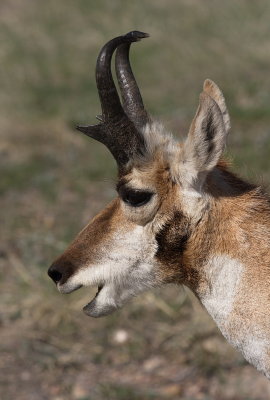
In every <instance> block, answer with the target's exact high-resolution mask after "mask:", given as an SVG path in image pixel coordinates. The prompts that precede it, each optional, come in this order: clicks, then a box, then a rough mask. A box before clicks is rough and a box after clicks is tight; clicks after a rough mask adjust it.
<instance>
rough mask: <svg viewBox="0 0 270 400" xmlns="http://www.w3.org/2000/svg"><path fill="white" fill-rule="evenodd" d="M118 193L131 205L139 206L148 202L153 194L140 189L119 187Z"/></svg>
mask: <svg viewBox="0 0 270 400" xmlns="http://www.w3.org/2000/svg"><path fill="white" fill-rule="evenodd" d="M119 195H120V197H121V198H122V200H123V201H124V202H125V203H127V204H129V205H130V206H132V207H140V206H143V205H144V204H146V203H148V201H149V200H150V199H151V197H152V196H153V193H151V192H144V191H141V190H131V189H122V190H121V189H120V190H119Z"/></svg>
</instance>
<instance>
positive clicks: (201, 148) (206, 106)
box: [181, 91, 228, 190]
mask: <svg viewBox="0 0 270 400" xmlns="http://www.w3.org/2000/svg"><path fill="white" fill-rule="evenodd" d="M220 93H221V92H220ZM224 104H225V102H224ZM227 133H228V130H227V129H226V125H225V122H224V118H223V114H222V111H221V109H220V107H219V106H218V104H217V103H216V101H215V100H214V99H213V97H212V96H210V95H209V94H208V93H207V92H206V91H204V92H203V93H201V95H200V103H199V107H198V110H197V112H196V115H195V117H194V119H193V121H192V123H191V127H190V130H189V133H188V137H187V139H186V142H185V144H184V148H183V152H182V165H181V169H182V171H183V172H182V174H183V173H184V175H185V176H184V175H183V176H182V178H183V180H184V181H187V182H188V184H189V185H190V184H191V185H192V186H193V187H194V186H196V189H197V190H198V189H201V187H202V185H203V183H204V180H205V177H206V175H207V174H208V172H209V171H210V170H212V169H213V168H214V167H215V166H216V165H217V163H218V161H219V159H220V157H221V155H222V152H223V151H224V148H225V145H226V136H227ZM182 174H181V175H182Z"/></svg>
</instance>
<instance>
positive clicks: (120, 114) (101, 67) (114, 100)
mask: <svg viewBox="0 0 270 400" xmlns="http://www.w3.org/2000/svg"><path fill="white" fill-rule="evenodd" d="M143 37H146V34H144V33H141V32H137V31H133V32H129V33H127V34H126V35H123V36H118V37H116V38H114V39H112V40H110V41H109V42H108V43H106V44H105V45H104V46H103V47H102V49H101V51H100V53H99V56H98V58H97V64H96V83H97V88H98V93H99V98H100V103H101V108H102V116H98V119H99V120H100V121H101V124H98V125H90V126H79V127H77V129H78V130H79V131H81V132H83V133H84V134H86V135H87V136H90V137H92V138H94V139H96V140H98V141H99V142H101V143H103V144H105V145H106V146H107V147H108V149H109V150H110V152H111V153H112V155H113V156H114V158H115V159H116V162H117V163H118V166H119V167H121V166H123V165H124V164H126V163H127V162H128V161H129V159H130V158H131V157H132V156H133V155H134V154H136V153H137V154H138V153H142V152H143V150H144V146H145V144H144V138H143V137H142V135H141V133H140V132H139V130H137V128H136V126H135V123H134V122H133V121H132V120H131V119H129V117H128V115H127V114H126V113H125V111H124V110H123V108H122V105H121V102H120V100H119V96H118V93H117V90H116V87H115V84H114V81H113V77H112V73H111V59H112V55H113V52H114V51H115V49H116V48H117V47H118V46H120V45H121V44H123V43H129V44H130V43H132V42H136V41H138V40H140V39H141V38H143Z"/></svg>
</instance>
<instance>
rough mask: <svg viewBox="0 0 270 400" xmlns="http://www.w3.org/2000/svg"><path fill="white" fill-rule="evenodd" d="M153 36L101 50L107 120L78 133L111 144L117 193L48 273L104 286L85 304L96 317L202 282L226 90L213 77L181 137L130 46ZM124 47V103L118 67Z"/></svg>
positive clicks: (59, 280)
mask: <svg viewBox="0 0 270 400" xmlns="http://www.w3.org/2000/svg"><path fill="white" fill-rule="evenodd" d="M147 36H148V35H147V34H145V33H141V32H137V31H134V32H130V33H128V34H126V35H124V36H119V37H116V38H114V39H112V40H111V41H109V42H108V43H106V44H105V46H104V47H103V48H102V49H101V51H100V53H99V56H98V59H97V64H96V83H97V89H98V93H99V97H100V103H101V109H102V115H101V116H99V117H98V119H99V120H100V123H99V124H97V125H90V126H79V127H78V130H79V131H81V132H83V133H85V134H86V135H87V136H90V137H91V138H94V139H96V140H98V141H100V142H102V143H103V144H105V145H106V146H107V148H108V149H109V150H110V152H111V153H112V155H113V157H114V158H115V160H116V162H117V166H118V183H117V186H116V192H117V196H116V198H115V199H114V200H113V201H112V202H111V203H110V204H109V205H108V206H107V207H106V208H105V209H104V210H103V211H101V212H100V213H99V214H98V215H97V216H96V217H95V218H94V219H93V220H92V221H91V222H90V223H89V224H88V225H87V226H86V227H85V228H84V229H83V230H82V231H81V232H80V233H79V234H78V236H77V237H76V238H75V240H74V241H73V242H72V243H71V244H70V246H69V247H68V248H67V250H66V251H65V252H64V253H63V254H62V255H61V256H60V257H59V258H58V259H57V260H56V261H55V262H54V263H53V264H52V265H51V267H50V268H49V271H48V274H49V276H50V277H51V278H52V279H53V281H54V282H55V283H56V284H57V288H58V290H59V291H60V292H61V293H70V292H72V291H74V290H76V289H78V288H80V287H82V286H97V287H98V292H97V294H96V296H95V298H94V299H93V300H92V301H91V302H90V303H88V304H87V305H86V306H85V307H84V311H85V313H86V314H87V315H90V316H92V317H100V316H103V315H107V314H110V313H112V312H113V311H114V310H116V309H117V308H119V307H122V306H123V304H125V303H126V302H127V301H128V300H129V299H131V298H132V297H133V296H136V295H138V294H139V293H140V292H142V291H145V290H146V289H149V288H154V287H157V286H160V285H163V284H165V283H177V284H185V285H187V286H189V287H191V288H192V287H194V286H195V281H196V271H195V269H194V268H193V263H192V262H191V259H192V257H193V258H194V257H195V253H196V251H195V250H194V252H193V250H192V249H193V247H194V245H192V243H194V238H196V237H198V232H199V230H200V226H201V221H202V220H203V219H204V217H205V215H206V214H207V213H208V212H209V209H210V208H211V198H212V197H211V196H210V194H209V189H208V188H209V182H210V181H211V182H214V181H215V177H218V175H219V174H220V173H221V172H220V171H221V170H220V168H222V167H221V166H220V165H219V160H220V157H221V154H222V152H223V149H224V146H225V139H226V135H227V133H228V129H229V117H228V114H227V110H226V106H225V102H224V98H223V95H222V93H221V91H220V90H219V88H218V87H217V86H216V85H215V84H214V83H213V82H212V81H210V80H207V81H205V83H204V89H203V92H202V94H201V96H200V103H199V108H198V110H197V113H196V115H195V118H194V120H193V122H192V124H191V127H190V130H189V133H188V135H187V138H186V140H185V142H184V143H178V142H177V141H175V140H174V139H173V137H172V136H171V135H170V134H168V133H167V132H166V131H165V129H164V128H163V127H162V125H161V124H160V123H157V122H154V121H153V120H152V119H151V118H150V116H149V115H148V113H147V112H146V110H145V108H144V104H143V101H142V98H141V95H140V91H139V88H138V86H137V83H136V81H135V78H134V76H133V73H132V70H131V67H130V62H129V49H130V46H131V43H132V42H137V41H139V40H140V39H142V38H146V37H147ZM115 51H116V55H115V69H116V76H117V80H118V84H119V89H120V93H121V97H122V102H121V101H120V99H119V96H118V92H117V90H116V87H115V84H114V81H113V77H112V73H111V59H112V55H113V53H114V52H115ZM192 246H193V247H192ZM196 257H199V256H198V255H197V256H196Z"/></svg>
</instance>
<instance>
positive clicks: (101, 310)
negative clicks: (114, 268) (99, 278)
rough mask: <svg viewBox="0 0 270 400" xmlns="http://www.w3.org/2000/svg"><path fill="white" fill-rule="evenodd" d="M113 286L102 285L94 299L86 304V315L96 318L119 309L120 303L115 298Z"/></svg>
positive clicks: (84, 309)
mask: <svg viewBox="0 0 270 400" xmlns="http://www.w3.org/2000/svg"><path fill="white" fill-rule="evenodd" d="M113 292H114V290H113V288H112V287H111V286H103V287H102V286H100V287H99V288H98V292H97V294H96V296H95V297H94V299H93V300H92V301H90V303H88V304H87V305H86V306H84V308H83V311H84V313H85V314H86V315H88V316H90V317H94V318H99V317H104V316H106V315H109V314H111V313H113V312H114V311H115V310H117V309H118V308H119V307H120V305H118V304H117V302H116V301H115V299H114V295H115V293H113Z"/></svg>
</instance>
